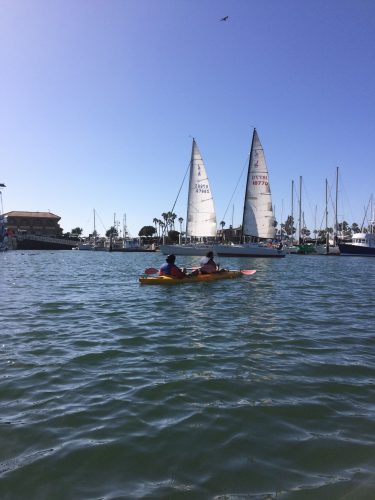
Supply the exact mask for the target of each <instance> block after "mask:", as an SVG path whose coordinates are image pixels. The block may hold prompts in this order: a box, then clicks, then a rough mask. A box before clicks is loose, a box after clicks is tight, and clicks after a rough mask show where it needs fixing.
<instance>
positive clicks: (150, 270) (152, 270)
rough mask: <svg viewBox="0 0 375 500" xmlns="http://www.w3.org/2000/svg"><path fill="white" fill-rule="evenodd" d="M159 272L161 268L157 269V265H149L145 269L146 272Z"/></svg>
mask: <svg viewBox="0 0 375 500" xmlns="http://www.w3.org/2000/svg"><path fill="white" fill-rule="evenodd" d="M158 272H159V269H155V267H148V268H147V269H145V274H156V273H158Z"/></svg>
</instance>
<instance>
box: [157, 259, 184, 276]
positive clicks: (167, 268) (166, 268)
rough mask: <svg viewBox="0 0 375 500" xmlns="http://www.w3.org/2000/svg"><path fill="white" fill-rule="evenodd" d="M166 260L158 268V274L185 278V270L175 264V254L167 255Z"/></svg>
mask: <svg viewBox="0 0 375 500" xmlns="http://www.w3.org/2000/svg"><path fill="white" fill-rule="evenodd" d="M165 260H166V262H165V263H164V264H163V265H162V266H161V268H160V270H159V276H172V277H173V278H179V279H181V278H185V276H186V271H185V270H184V269H182V270H181V269H180V268H179V267H177V266H176V265H175V260H176V256H175V255H174V254H173V253H172V254H170V255H167V258H166V259H165Z"/></svg>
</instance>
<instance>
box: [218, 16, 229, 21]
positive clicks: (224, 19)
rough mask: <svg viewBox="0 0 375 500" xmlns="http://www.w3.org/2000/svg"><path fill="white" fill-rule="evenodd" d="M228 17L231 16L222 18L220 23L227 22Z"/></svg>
mask: <svg viewBox="0 0 375 500" xmlns="http://www.w3.org/2000/svg"><path fill="white" fill-rule="evenodd" d="M228 17H229V16H225V17H222V18H221V19H220V21H226V20H227V19H228Z"/></svg>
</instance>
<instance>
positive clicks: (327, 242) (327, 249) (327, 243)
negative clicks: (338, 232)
mask: <svg viewBox="0 0 375 500" xmlns="http://www.w3.org/2000/svg"><path fill="white" fill-rule="evenodd" d="M326 252H327V254H328V253H329V234H328V181H327V179H326Z"/></svg>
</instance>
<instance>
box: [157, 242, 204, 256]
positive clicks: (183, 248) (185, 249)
mask: <svg viewBox="0 0 375 500" xmlns="http://www.w3.org/2000/svg"><path fill="white" fill-rule="evenodd" d="M210 250H211V251H213V245H203V244H202V245H200V244H196V245H194V244H193V245H160V251H161V252H162V253H163V254H164V255H169V254H171V253H173V254H175V255H192V256H197V257H201V256H204V255H206V254H207V252H209V251H210Z"/></svg>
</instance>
